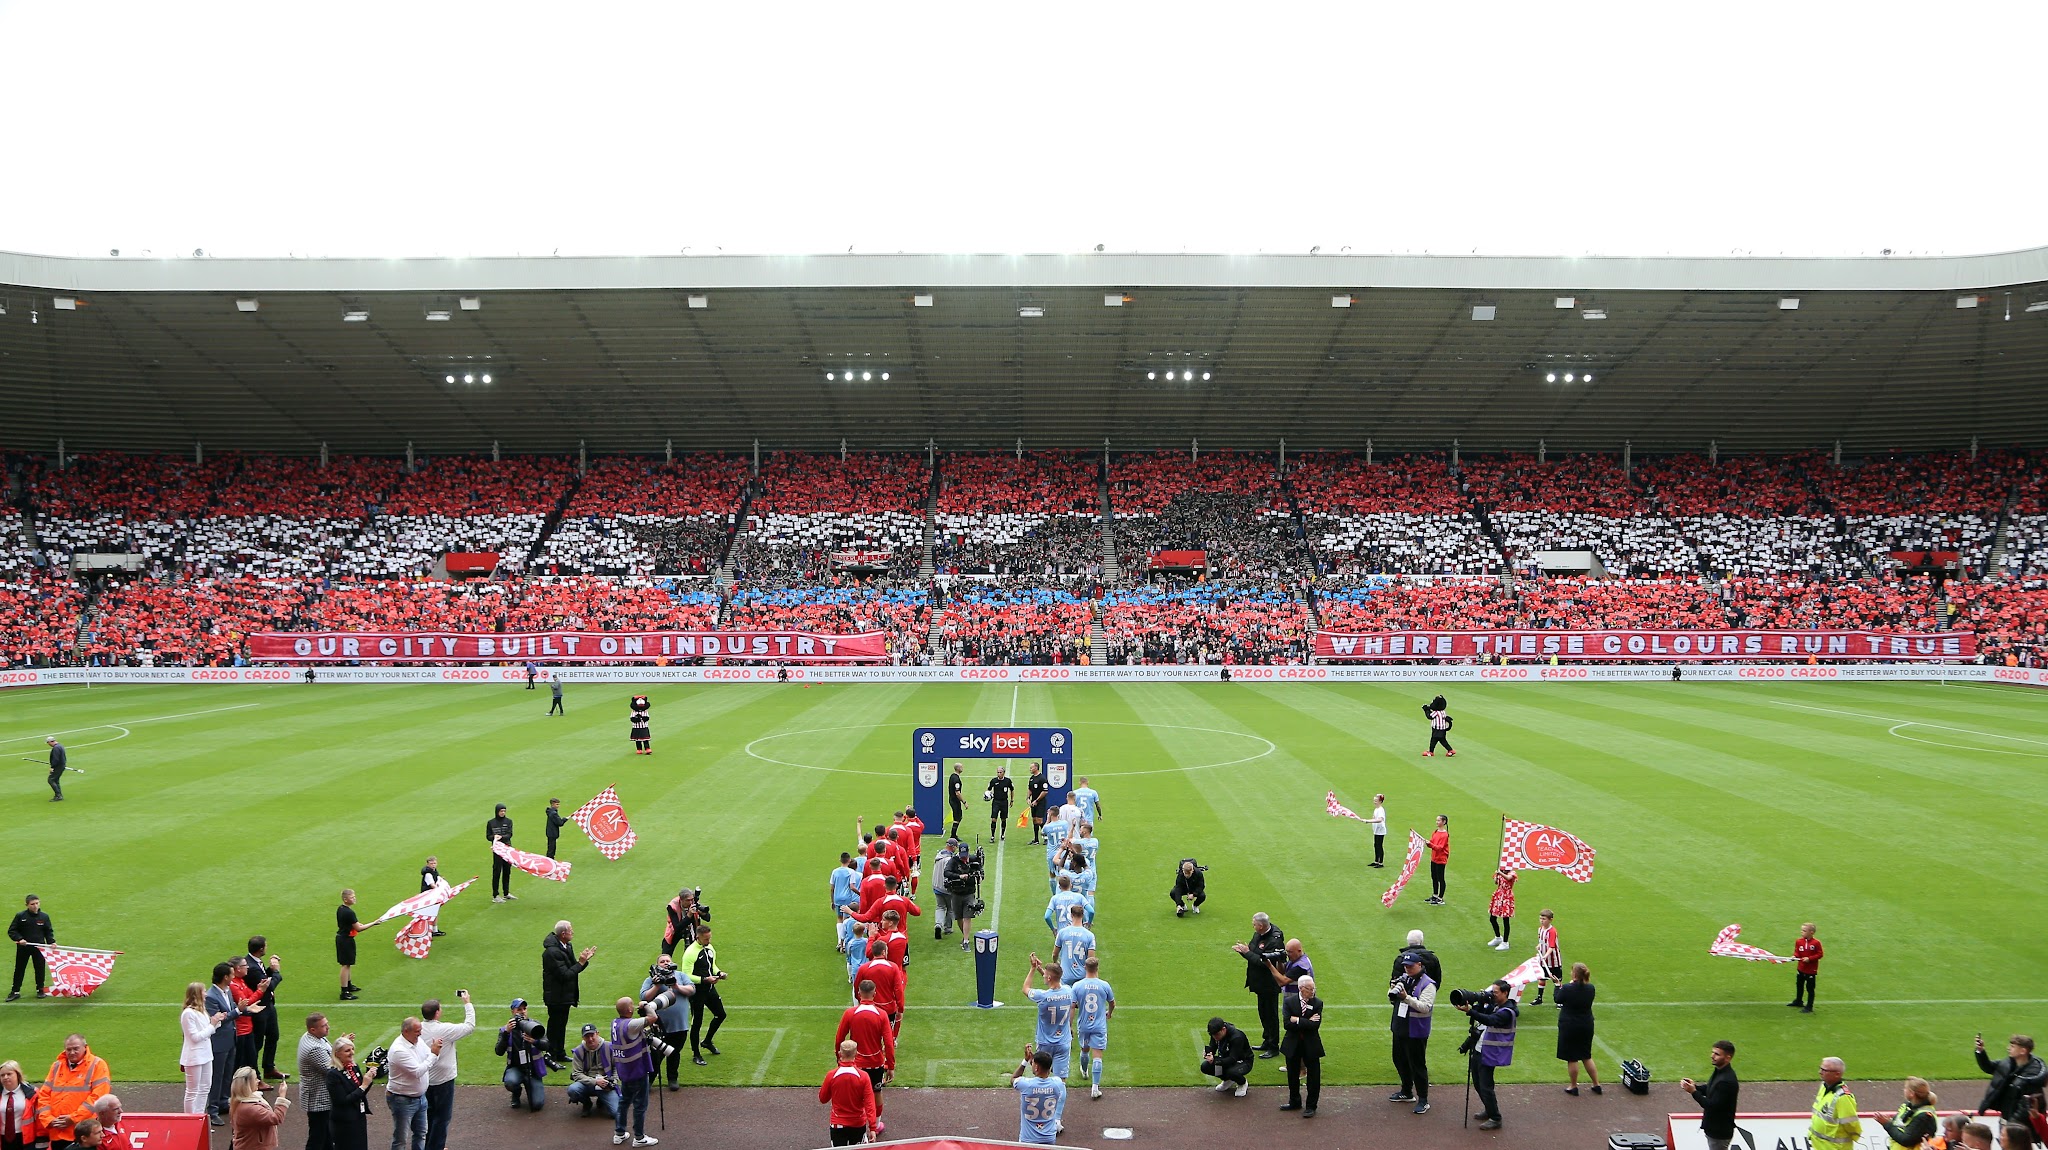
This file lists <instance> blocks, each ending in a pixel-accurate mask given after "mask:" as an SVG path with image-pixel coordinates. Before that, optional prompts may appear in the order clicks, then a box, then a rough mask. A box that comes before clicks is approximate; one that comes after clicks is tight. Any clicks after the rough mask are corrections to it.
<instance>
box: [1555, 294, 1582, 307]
mask: <svg viewBox="0 0 2048 1150" xmlns="http://www.w3.org/2000/svg"><path fill="white" fill-rule="evenodd" d="M1578 305H1579V299H1578V297H1577V296H1569V295H1561V296H1558V297H1557V310H1559V311H1570V310H1572V309H1573V308H1575V307H1577V306H1578Z"/></svg>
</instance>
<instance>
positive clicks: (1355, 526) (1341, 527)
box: [1304, 511, 1501, 577]
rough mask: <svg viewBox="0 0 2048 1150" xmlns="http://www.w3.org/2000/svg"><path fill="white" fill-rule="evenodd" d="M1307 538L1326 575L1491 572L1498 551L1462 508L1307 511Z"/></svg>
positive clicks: (1495, 566) (1496, 563) (1495, 567)
mask: <svg viewBox="0 0 2048 1150" xmlns="http://www.w3.org/2000/svg"><path fill="white" fill-rule="evenodd" d="M1304 518H1305V519H1306V520H1307V521H1308V530H1309V538H1310V539H1311V540H1313V542H1314V545H1315V553H1316V558H1317V560H1318V562H1319V563H1320V564H1321V567H1322V570H1323V572H1324V573H1325V574H1326V575H1332V576H1337V577H1347V576H1353V575H1373V574H1404V575H1493V574H1498V573H1499V571H1500V567H1501V555H1500V550H1499V549H1498V548H1496V547H1495V546H1494V545H1493V542H1492V540H1490V539H1488V538H1486V536H1485V535H1484V534H1483V533H1482V532H1481V531H1480V530H1479V522H1478V520H1476V519H1474V518H1472V516H1471V515H1469V514H1466V513H1464V512H1458V511H1453V512H1450V513H1447V514H1441V515H1411V514H1407V513H1404V512H1396V511H1379V512H1368V513H1365V514H1358V515H1351V514H1346V515H1322V514H1314V513H1310V514H1307V515H1305V516H1304Z"/></svg>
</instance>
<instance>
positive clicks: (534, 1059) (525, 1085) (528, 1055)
mask: <svg viewBox="0 0 2048 1150" xmlns="http://www.w3.org/2000/svg"><path fill="white" fill-rule="evenodd" d="M435 1045H436V1047H437V1053H438V1047H439V1046H440V1044H439V1043H436V1044H435ZM497 1053H499V1054H501V1055H503V1056H504V1058H505V1074H504V1077H503V1079H502V1081H503V1082H504V1084H505V1091H506V1092H507V1093H509V1094H510V1095H512V1109H514V1110H517V1109H519V1095H520V1093H521V1092H522V1091H523V1092H524V1093H525V1094H526V1105H527V1109H529V1110H534V1111H538V1110H539V1109H540V1108H541V1107H542V1106H543V1105H545V1104H546V1103H547V1096H546V1094H545V1093H544V1091H545V1089H546V1088H545V1086H544V1085H543V1084H542V1082H541V1075H543V1074H546V1073H547V1027H545V1026H542V1025H541V1024H540V1023H539V1022H538V1021H536V1020H535V1019H532V1018H528V1017H527V1015H526V1000H525V999H523V998H515V999H513V1000H512V1017H511V1019H510V1020H508V1021H507V1022H506V1023H505V1025H503V1026H500V1027H499V1028H498V1046H497Z"/></svg>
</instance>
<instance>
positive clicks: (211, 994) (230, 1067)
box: [206, 962, 242, 1126]
mask: <svg viewBox="0 0 2048 1150" xmlns="http://www.w3.org/2000/svg"><path fill="white" fill-rule="evenodd" d="M234 976H235V968H234V967H233V966H231V965H229V964H228V963H225V962H222V963H217V964H215V966H214V968H213V984H212V985H211V986H208V987H207V988H206V1013H207V1016H208V1017H212V1016H213V1015H216V1014H225V1015H227V1017H226V1018H223V1019H221V1020H220V1025H219V1026H216V1027H214V1028H213V1038H212V1042H213V1090H212V1092H211V1093H209V1094H208V1095H207V1096H206V1115H207V1121H209V1122H211V1123H213V1124H214V1125H215V1126H225V1125H227V1112H228V1086H229V1085H230V1084H231V1083H232V1082H233V1081H234V1077H235V1019H236V1018H237V1017H239V1016H240V1015H241V1013H242V1012H241V1011H240V1010H237V1009H236V1008H235V996H234V995H233V994H232V993H231V992H229V990H228V980H229V979H231V978H233V977H234Z"/></svg>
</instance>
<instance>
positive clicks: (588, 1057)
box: [569, 1022, 619, 1121]
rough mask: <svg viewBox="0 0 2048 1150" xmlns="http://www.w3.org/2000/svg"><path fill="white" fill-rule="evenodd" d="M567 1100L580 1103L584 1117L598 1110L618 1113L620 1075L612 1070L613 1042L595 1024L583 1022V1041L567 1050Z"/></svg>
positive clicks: (615, 1115) (612, 1116)
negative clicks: (598, 1030)
mask: <svg viewBox="0 0 2048 1150" xmlns="http://www.w3.org/2000/svg"><path fill="white" fill-rule="evenodd" d="M569 1101H570V1102H572V1103H574V1104H576V1105H578V1106H581V1107H583V1113H584V1116H585V1117H588V1116H589V1115H590V1113H591V1112H592V1111H593V1110H601V1111H603V1112H604V1116H605V1117H606V1118H610V1119H612V1120H613V1121H617V1120H618V1117H619V1079H618V1075H617V1073H615V1072H614V1071H613V1070H612V1045H611V1043H609V1042H606V1041H605V1040H604V1038H603V1037H602V1036H600V1035H599V1034H598V1032H597V1024H596V1023H594V1022H586V1023H584V1024H583V1041H581V1042H579V1043H577V1044H576V1046H575V1048H574V1049H572V1050H570V1051H569Z"/></svg>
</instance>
